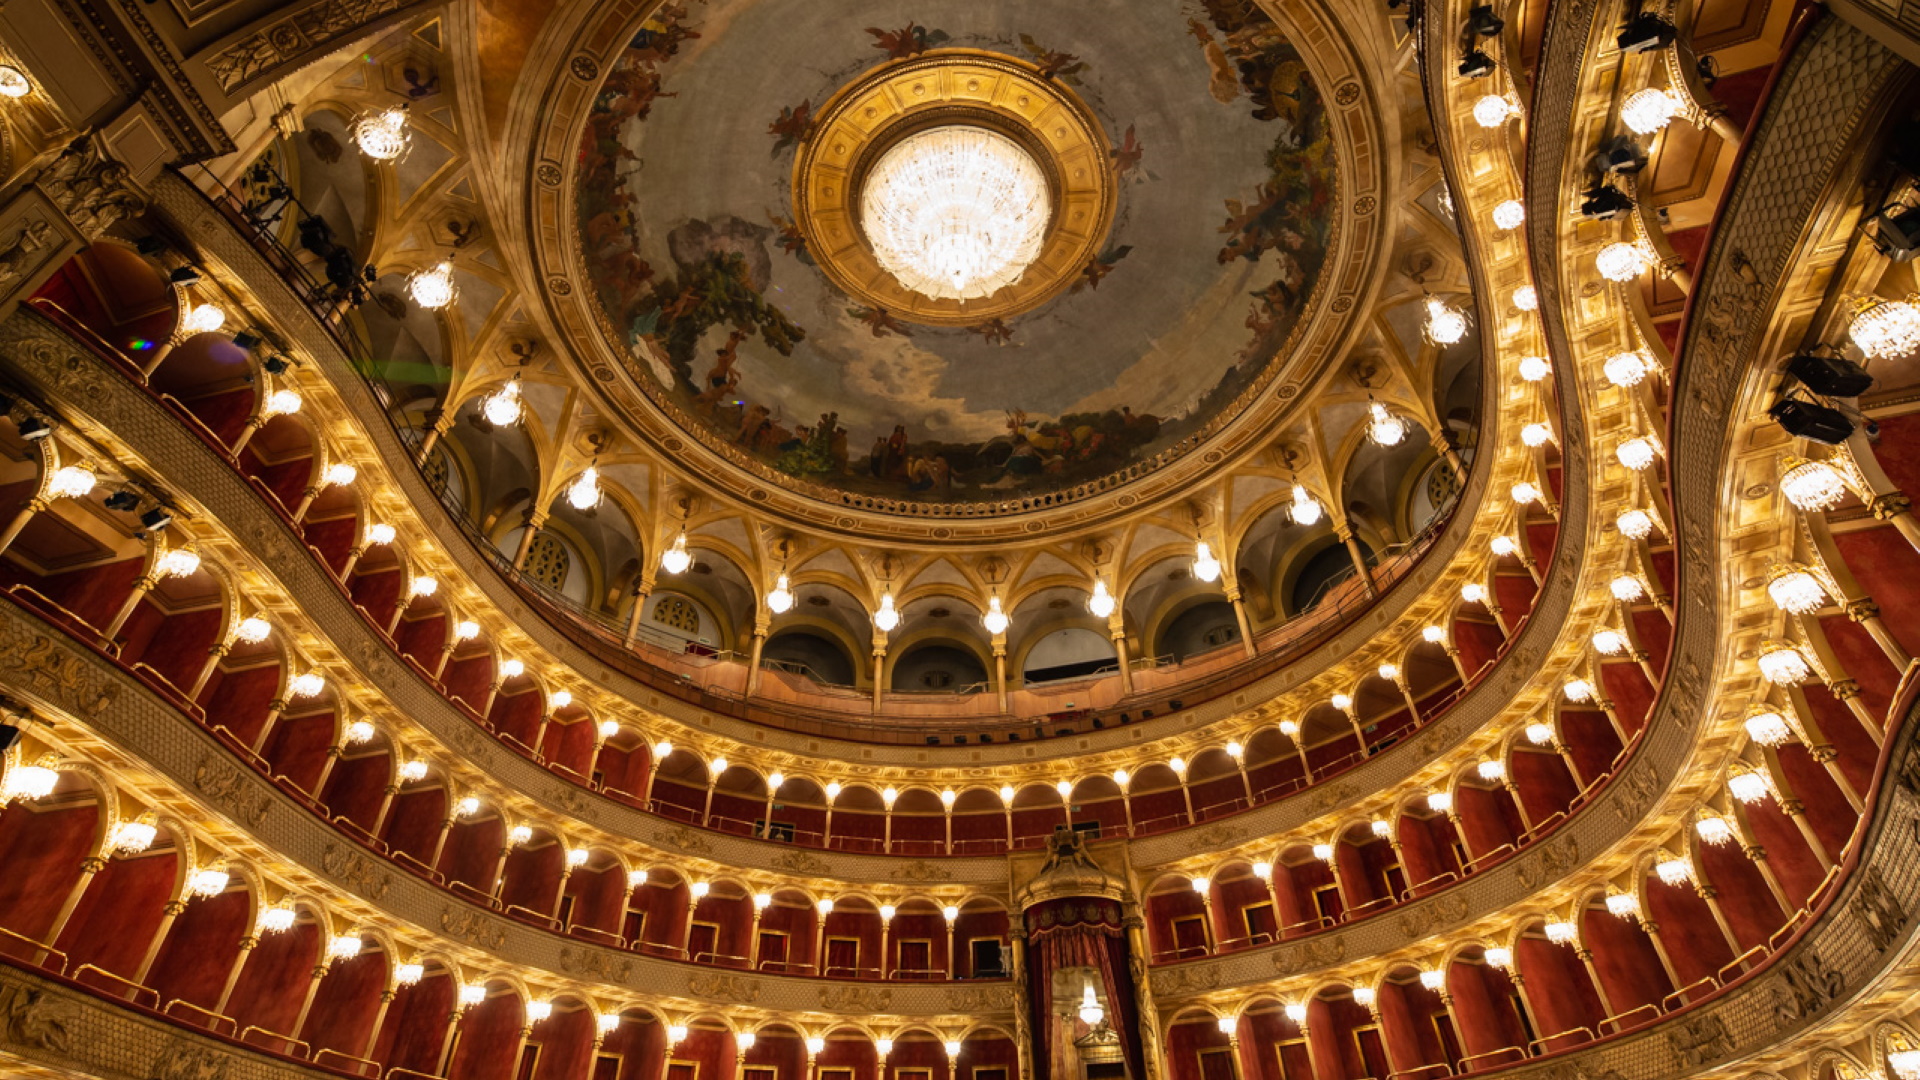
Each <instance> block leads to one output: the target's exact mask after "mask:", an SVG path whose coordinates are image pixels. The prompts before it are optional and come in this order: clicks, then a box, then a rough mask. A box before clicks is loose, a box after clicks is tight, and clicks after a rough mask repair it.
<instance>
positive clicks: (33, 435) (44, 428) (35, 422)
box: [19, 416, 53, 442]
mask: <svg viewBox="0 0 1920 1080" xmlns="http://www.w3.org/2000/svg"><path fill="white" fill-rule="evenodd" d="M19 431H20V437H21V438H23V439H25V440H27V441H28V442H37V441H39V440H40V439H44V438H46V437H47V436H49V435H51V434H53V425H51V424H49V423H47V422H46V421H45V420H42V419H40V418H39V417H37V416H29V417H27V418H26V419H25V420H22V421H20V425H19Z"/></svg>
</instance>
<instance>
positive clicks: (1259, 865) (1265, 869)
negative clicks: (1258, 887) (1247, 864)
mask: <svg viewBox="0 0 1920 1080" xmlns="http://www.w3.org/2000/svg"><path fill="white" fill-rule="evenodd" d="M1253 876H1254V877H1257V878H1259V879H1260V880H1261V881H1272V880H1273V864H1272V863H1270V862H1268V861H1267V860H1265V859H1260V860H1257V861H1256V862H1255V863H1254V864H1253Z"/></svg>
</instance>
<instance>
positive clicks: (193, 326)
mask: <svg viewBox="0 0 1920 1080" xmlns="http://www.w3.org/2000/svg"><path fill="white" fill-rule="evenodd" d="M226 322H227V313H226V312H224V311H221V310H220V309H219V308H217V307H215V306H213V305H212V304H201V305H200V306H198V307H196V308H194V309H193V310H192V311H189V312H187V317H186V320H185V321H184V322H182V323H181V324H180V327H181V329H183V330H185V331H186V332H187V333H189V334H211V333H213V332H214V331H215V330H218V329H220V328H221V327H222V326H224V325H226Z"/></svg>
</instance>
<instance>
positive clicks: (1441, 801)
mask: <svg viewBox="0 0 1920 1080" xmlns="http://www.w3.org/2000/svg"><path fill="white" fill-rule="evenodd" d="M1427 809H1429V810H1431V811H1433V812H1434V813H1436V814H1451V813H1452V812H1453V793H1452V792H1450V791H1432V792H1428V793H1427Z"/></svg>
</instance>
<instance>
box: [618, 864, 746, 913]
mask: <svg viewBox="0 0 1920 1080" xmlns="http://www.w3.org/2000/svg"><path fill="white" fill-rule="evenodd" d="M646 883H647V872H646V871H645V870H629V871H627V888H629V889H637V888H639V887H640V886H642V885H645V884H646ZM762 896H765V897H766V898H767V904H771V903H773V897H772V896H770V895H768V894H767V893H759V894H756V895H755V896H754V898H753V906H754V907H759V908H764V907H766V906H767V904H762V903H761V902H760V897H762Z"/></svg>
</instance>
